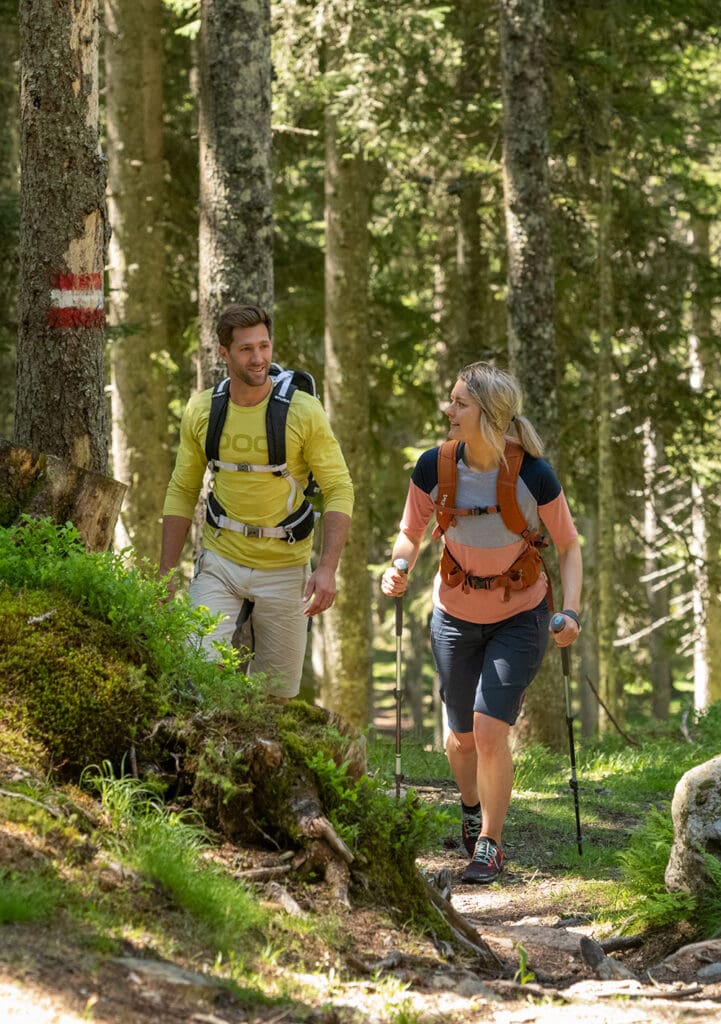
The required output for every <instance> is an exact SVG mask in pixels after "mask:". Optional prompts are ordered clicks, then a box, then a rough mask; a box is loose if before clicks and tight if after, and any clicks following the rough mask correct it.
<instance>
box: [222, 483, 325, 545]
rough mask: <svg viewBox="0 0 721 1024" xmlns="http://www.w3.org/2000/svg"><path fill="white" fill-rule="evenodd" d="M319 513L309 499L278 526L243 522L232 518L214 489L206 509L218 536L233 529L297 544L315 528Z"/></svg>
mask: <svg viewBox="0 0 721 1024" xmlns="http://www.w3.org/2000/svg"><path fill="white" fill-rule="evenodd" d="M318 515H319V513H317V512H315V511H314V510H313V506H312V505H311V504H310V502H309V501H304V502H303V504H302V505H301V506H300V508H299V509H298V511H297V512H295V513H294V514H292V515H290V516H288V517H287V518H286V519H284V520H283V522H282V523H279V524H278V526H258V525H257V524H255V523H241V522H239V521H238V520H237V519H231V518H230V516H227V515H226V514H225V510H224V508H223V506H222V505H221V504H220V502H219V501H218V499H217V498H216V497H215V495H214V494H213V492H212V491H210V493H209V494H208V504H207V507H206V511H205V521H206V522H207V523H208V525H209V526H212V527H213V529H214V530H215V534H216V536H217V535H218V533H219V532H220V530H233V531H234V532H235V533H241V534H242V535H243V536H244V537H275V538H277V539H278V540H284V541H287V543H288V544H295V542H296V541H298V540H305V538H306V537H307V536H308V534H309V533H310V532H311V531H312V530H313V527H314V526H315V521H316V519H317V518H318Z"/></svg>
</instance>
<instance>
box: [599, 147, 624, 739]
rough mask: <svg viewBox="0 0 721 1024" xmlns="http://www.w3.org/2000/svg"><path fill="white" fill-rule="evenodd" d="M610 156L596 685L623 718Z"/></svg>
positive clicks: (603, 225) (602, 172)
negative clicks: (617, 648)
mask: <svg viewBox="0 0 721 1024" xmlns="http://www.w3.org/2000/svg"><path fill="white" fill-rule="evenodd" d="M609 159H610V158H609V157H605V158H602V161H601V163H600V166H599V180H600V184H601V198H600V208H599V216H598V275H599V280H598V322H599V340H598V370H597V374H596V396H597V421H598V440H597V446H596V451H597V464H598V519H597V521H598V534H597V556H596V580H597V583H596V588H597V612H596V615H597V622H598V689H599V694H600V697H601V700H602V701H603V703H604V704H605V705H606V707H607V708H608V710H609V711H610V712H611V714H612V715H613V717H614V718H615V719H616V721H617V722H619V723H620V721H621V713H622V708H621V699H620V693H619V688H618V681H617V678H616V671H615V658H614V650H613V641H614V638H615V635H616V606H615V603H614V586H613V581H614V576H615V568H616V564H615V548H616V543H615V529H616V526H615V524H616V513H615V505H616V502H615V487H614V478H613V451H612V430H611V417H612V414H613V394H614V385H613V280H612V276H611V249H610V246H611V241H610V237H611V205H610V204H611V172H610V166H611V165H610V162H609ZM599 727H600V729H601V731H605V730H607V729H608V728H609V727H610V722H609V720H608V715H607V714H606V712H605V711H604V710H603V708H601V710H600V713H599Z"/></svg>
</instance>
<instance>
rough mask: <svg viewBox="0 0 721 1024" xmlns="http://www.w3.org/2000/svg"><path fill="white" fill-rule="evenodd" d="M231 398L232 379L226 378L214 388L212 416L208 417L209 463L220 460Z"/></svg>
mask: <svg viewBox="0 0 721 1024" xmlns="http://www.w3.org/2000/svg"><path fill="white" fill-rule="evenodd" d="M229 397H230V377H224V378H223V380H221V381H220V382H219V383H218V384H216V385H215V387H214V388H213V394H212V395H211V397H210V416H209V417H208V429H207V431H206V433H205V456H206V458H207V460H208V462H212V461H214V460H215V459H217V458H218V453H219V451H220V435H221V434H222V433H223V426H224V425H225V417H226V415H227V412H228V399H229Z"/></svg>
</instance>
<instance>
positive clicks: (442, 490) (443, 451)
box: [436, 441, 460, 533]
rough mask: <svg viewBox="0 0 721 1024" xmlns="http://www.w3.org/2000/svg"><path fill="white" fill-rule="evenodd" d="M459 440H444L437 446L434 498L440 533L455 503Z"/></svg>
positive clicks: (448, 523) (451, 516) (448, 524)
mask: <svg viewBox="0 0 721 1024" xmlns="http://www.w3.org/2000/svg"><path fill="white" fill-rule="evenodd" d="M459 443H460V442H459V441H444V442H443V444H441V445H439V448H438V497H437V498H436V519H437V520H438V526H439V527H440V530H441V532H442V533H445V532H446V530H447V529H448V527H449V526H450V525H451V520H452V519H453V514H452V512H445V511H444V509H453V508H454V506H455V504H456V476H457V474H458V445H459Z"/></svg>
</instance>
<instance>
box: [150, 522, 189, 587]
mask: <svg viewBox="0 0 721 1024" xmlns="http://www.w3.org/2000/svg"><path fill="white" fill-rule="evenodd" d="M191 522H192V520H190V519H186V518H185V517H184V516H163V536H162V541H161V545H160V565H159V567H158V575H159V576H160V578H161V579H162V578H163V577H164V576H167V575H168V573H169V572H171V571H172V570H173V569H175V568H177V565H178V562H179V561H180V556H181V554H182V551H183V548H184V546H185V541H186V538H187V536H188V530H189V529H190V524H191ZM175 586H176V584H175V577H173V578H172V579H170V580H169V581H168V594H169V596H170V597H173V595H174V594H175Z"/></svg>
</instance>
